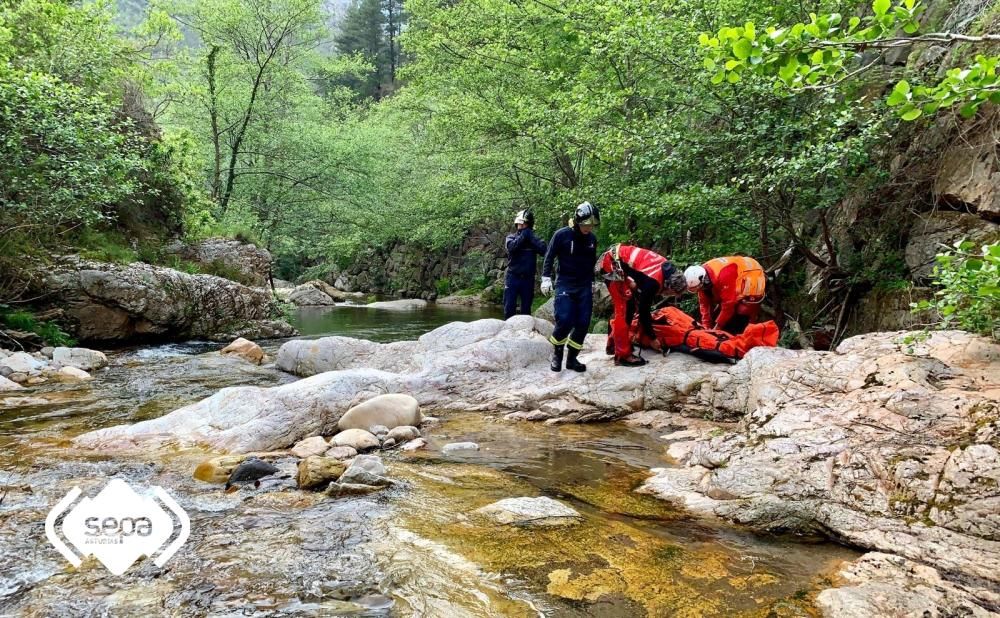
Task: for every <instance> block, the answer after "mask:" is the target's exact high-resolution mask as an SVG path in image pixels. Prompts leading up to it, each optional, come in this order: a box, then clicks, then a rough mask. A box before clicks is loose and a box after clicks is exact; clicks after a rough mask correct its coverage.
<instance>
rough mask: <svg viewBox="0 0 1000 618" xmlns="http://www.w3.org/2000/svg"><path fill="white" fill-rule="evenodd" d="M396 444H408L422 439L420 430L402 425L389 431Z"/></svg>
mask: <svg viewBox="0 0 1000 618" xmlns="http://www.w3.org/2000/svg"><path fill="white" fill-rule="evenodd" d="M387 437H389V438H392V439H393V440H395V441H396V442H407V441H409V440H412V439H414V438H419V437H420V430H419V429H417V428H416V427H414V426H412V425H400V426H399V427H393V428H392V429H391V430H389V435H388V436H387Z"/></svg>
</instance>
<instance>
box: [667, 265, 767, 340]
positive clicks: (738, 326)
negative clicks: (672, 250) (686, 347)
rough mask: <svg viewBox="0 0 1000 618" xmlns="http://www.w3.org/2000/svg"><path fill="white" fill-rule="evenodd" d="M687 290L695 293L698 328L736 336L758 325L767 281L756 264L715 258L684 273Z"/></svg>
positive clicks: (762, 271) (761, 269)
mask: <svg viewBox="0 0 1000 618" xmlns="http://www.w3.org/2000/svg"><path fill="white" fill-rule="evenodd" d="M684 278H685V279H686V280H687V287H688V290H690V291H691V292H697V293H698V305H699V307H700V309H701V325H702V326H703V327H705V328H707V329H715V330H723V331H726V332H727V333H730V334H733V335H738V334H740V333H742V332H743V331H744V330H745V329H746V327H747V325H749V324H752V323H754V322H756V321H757V316H758V313H759V312H760V303H761V301H763V300H764V288H765V285H766V283H767V277H766V276H765V274H764V269H763V268H761V265H760V263H759V262H757V260H755V259H753V258H749V257H743V256H739V255H732V256H728V257H720V258H715V259H714V260H709V261H707V262H705V263H704V264H702V265H700V266H699V265H696V266H690V267H688V269H687V270H685V271H684Z"/></svg>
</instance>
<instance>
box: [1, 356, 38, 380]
mask: <svg viewBox="0 0 1000 618" xmlns="http://www.w3.org/2000/svg"><path fill="white" fill-rule="evenodd" d="M0 366H3V367H7V368H8V369H10V371H11V373H23V374H33V373H38V371H40V370H41V369H42V368H43V367H44V366H45V363H43V362H42V361H40V360H38V359H37V358H35V357H34V356H32V355H31V354H28V353H27V352H14V353H13V354H11V355H10V356H7V357H6V358H2V359H0ZM26 379H27V378H26Z"/></svg>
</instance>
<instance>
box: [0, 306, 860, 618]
mask: <svg viewBox="0 0 1000 618" xmlns="http://www.w3.org/2000/svg"><path fill="white" fill-rule="evenodd" d="M328 311H329V312H330V313H337V315H335V316H326V317H317V316H309V317H308V318H300V324H299V325H300V327H302V326H303V325H304V323H305V320H323V319H325V320H329V321H328V322H327V324H329V325H330V326H328V327H327V328H328V329H329V330H328V331H327V332H332V333H336V334H349V335H356V334H359V333H361V334H364V336H367V337H370V338H374V339H381V340H392V339H399V338H405V337H412V336H415V335H417V334H419V333H420V332H423V330H426V328H427V327H428V326H431V325H433V324H434V323H435V322H436V320H438V319H446V318H448V319H454V318H455V313H454V312H451V311H444V312H438V313H433V314H432V316H431V315H424V316H422V317H421V318H420V319H426V320H429V321H426V322H421V324H422V326H421V327H420V329H423V330H419V329H418V330H412V329H411V325H410V324H409V323H408V322H407V319H408V318H407V316H406V315H405V314H399V313H390V312H374V311H370V310H358V309H356V308H347V309H343V310H342V309H341V308H335V309H332V310H328ZM341 311H343V312H344V314H346V312H348V311H351V312H358V313H353V314H350V317H345V315H341V314H339V313H338V312H341ZM429 313H430V312H429ZM444 313H448V314H449V315H448V316H445V315H443V314H444ZM460 313H461V314H463V315H462V316H461V317H464V318H465V319H468V318H470V317H479V315H477V314H476V313H475V312H470V311H460ZM360 316H368V317H367V319H360ZM410 317H411V318H412V317H413V316H410ZM303 330H304V332H307V333H311V334H319V333H318V332H316V331H315V330H312V329H310V328H304V329H303ZM278 343H279V342H272V343H271V344H270V345H266V346H265V348H266V349H267V350H268V351H269V352H271V353H273V352H274V351H275V350H276V349H277V345H278ZM217 349H218V346H217V345H212V344H183V345H166V346H158V347H150V348H140V349H133V350H123V351H118V352H115V353H113V354H111V355H110V358H111V361H112V362H111V366H110V367H109V368H107V369H104V370H101V371H98V372H96V379H95V380H94V381H93V382H90V383H88V384H86V385H82V386H81V385H74V386H68V385H61V386H59V385H55V386H49V385H43V386H41V387H38V388H36V389H33V390H32V391H30V392H28V394H27V395H21V396H18V397H17V398H11V397H7V398H0V496H4V498H3V500H2V502H0V616H6V615H27V616H62V615H80V616H91V615H111V616H156V615H176V616H202V615H211V616H245V615H261V616H307V615H308V616H311V615H319V616H397V615H399V616H442V617H450V616H538V615H545V616H805V615H811V614H812V613H813V610H812V606H811V604H810V597H811V595H812V593H813V592H815V591H816V590H817V589H818V588H819V587H820V586H821V585H822V582H823V579H824V578H825V576H826V575H827V574H828V573H830V572H831V571H832V569H833V568H834V566H835V565H836V564H837V563H838V562H839V561H841V560H844V559H849V558H852V557H854V555H855V554H854V553H853V552H851V551H850V550H847V549H844V548H840V547H837V546H834V545H830V544H824V543H808V542H805V541H804V540H803V539H788V538H762V537H759V536H755V535H753V534H750V533H748V532H745V531H742V530H740V529H737V528H734V527H731V526H727V525H725V524H722V523H720V522H717V521H712V520H705V519H699V518H693V517H691V516H689V515H687V514H685V513H684V512H682V511H679V510H676V509H674V508H671V507H670V506H669V505H668V504H666V503H664V502H660V501H657V500H655V499H653V498H650V497H648V496H642V495H640V494H636V493H635V492H633V491H632V490H633V489H634V488H635V487H636V486H637V485H638V484H639V483H640V482H641V480H642V479H643V478H644V477H645V476H646V471H647V470H648V469H649V468H650V467H655V466H663V465H668V464H667V462H666V461H665V459H664V456H663V451H664V444H663V443H662V442H660V441H658V440H657V439H656V437H655V435H654V434H652V433H650V432H646V431H638V430H633V429H629V428H626V427H624V426H621V425H614V424H610V425H586V426H580V425H568V426H557V427H548V426H544V425H537V424H524V423H518V424H511V423H505V422H502V421H500V420H499V419H496V418H493V417H490V416H489V415H483V414H478V413H477V414H472V413H469V414H449V415H442V419H441V422H440V423H438V424H434V425H430V426H429V427H428V428H426V429H425V431H424V433H425V436H426V437H427V438H428V440H429V442H430V448H429V449H428V450H426V451H422V452H416V453H412V454H404V453H401V452H398V451H396V452H390V453H387V454H385V458H386V463H387V466H388V468H389V474H390V476H391V477H393V478H395V479H398V480H399V481H400V483H399V484H398V485H397V486H395V487H393V488H391V489H387V490H384V491H382V492H380V493H377V494H372V495H368V496H363V497H348V498H338V499H332V498H327V497H325V496H324V495H323V494H321V493H311V492H303V491H299V490H297V489H295V481H294V472H295V462H294V460H292V459H286V460H281V461H279V464H278V465H279V467H280V468H282V472H283V474H282V475H280V476H285V477H289V478H278V479H276V480H271V481H265V482H264V483H263V484H262V485H261V487H260V488H259V489H249V488H248V489H244V490H241V491H239V492H236V493H230V494H226V493H224V492H223V491H222V490H221V488H219V486H216V485H208V484H204V483H200V482H198V481H195V480H193V479H192V478H191V472H192V471H193V469H194V467H195V466H196V465H197V463H198V462H199V461H201V460H203V459H204V458H205V457H206V456H207V455H208V454H207V453H204V452H199V451H197V450H193V449H192V450H186V451H172V452H167V453H149V454H148V455H147V456H145V457H135V456H133V457H129V458H122V457H119V456H115V455H110V454H102V453H93V452H82V451H77V450H74V449H72V448H70V447H69V443H68V439H69V438H71V437H72V436H74V435H77V434H79V433H82V432H84V431H88V430H91V429H94V428H97V427H105V426H109V425H114V424H120V423H126V422H134V421H138V420H142V419H145V418H151V417H155V416H158V415H160V414H164V413H166V412H169V411H170V410H172V409H175V408H177V407H179V406H181V405H184V404H186V403H190V402H193V401H197V400H199V399H201V398H203V397H205V396H207V395H209V394H211V393H213V392H215V391H216V390H218V389H219V388H222V387H225V386H235V385H243V384H254V385H262V386H270V385H276V384H282V383H286V382H289V381H292V380H294V379H295V378H293V377H292V376H288V375H286V374H283V373H281V372H279V371H277V370H276V369H274V368H273V367H272V366H264V367H254V366H251V365H249V364H247V363H245V362H243V361H240V360H238V359H235V358H226V357H222V356H220V355H219V354H218V353H217V352H216V350H217ZM24 397H30V398H31V399H24ZM428 412H431V413H433V411H428ZM466 440H471V441H475V442H477V443H479V445H480V450H479V451H474V452H464V454H461V455H458V454H452V455H443V454H441V452H440V447H441V446H442V445H443V444H446V443H448V442H455V441H466ZM112 477H118V478H122V479H124V480H126V481H128V482H129V483H131V484H133V486H135V487H136V488H142V487H147V486H152V485H159V486H161V487H163V488H164V489H166V490H167V491H168V492H169V493H170V494H171V495H172V496H174V497H175V498H176V499H177V501H178V502H179V503H180V504H181V506H182V507H183V508H184V509H185V511H186V512H187V513H188V515H189V516H190V518H191V537H190V538H189V540H188V541H187V543H186V544H185V545H184V546H183V547H182V548H181V550H180V551H179V552H178V553H177V554H176V555H174V556H173V558H172V559H171V560H170V561H169V562H167V563H166V564H165V565H164V566H163V567H162V568H161V567H157V566H155V565H154V564H152V562H151V561H149V560H143V561H140V562H138V563H136V565H134V566H133V567H132V568H131V569H130V570H129V571H127V572H126V573H125V575H123V576H114V575H111V574H110V573H109V572H108V571H107V570H105V569H104V567H103V566H102V565H101V564H99V563H98V562H96V561H95V560H92V559H91V560H87V561H85V562H84V563H83V565H82V566H81V567H80V568H79V569H75V568H73V567H71V566H70V565H69V564H68V563H67V562H66V561H65V560H64V559H63V558H62V557H61V556H60V555H59V554H58V553H57V552H56V551H55V550H54V549H53V548H52V547H51V546H50V545H49V543H48V541H47V540H46V538H45V533H44V520H45V516H46V514H47V512H48V510H49V509H50V508H51V507H52V506H53V505H54V504H55V503H56V502H57V501H58V500H59V499H60V498H62V496H63V495H65V494H66V493H67V492H68V491H69V490H70V489H72V488H73V487H74V486H78V487H80V489H82V490H83V492H84V495H89V496H93V495H95V494H96V493H97V491H99V490H100V488H101V487H102V486H103V485H104V484H105V483H106V482H107V481H108V479H110V478H112ZM538 495H546V496H550V497H554V498H556V499H559V500H561V501H563V502H565V503H567V504H569V505H570V506H572V507H573V508H575V509H576V510H577V511H579V512H580V513H581V514H582V516H583V519H582V523H580V524H579V525H576V526H573V527H566V528H557V529H533V528H521V527H516V526H496V525H492V524H488V523H486V522H484V521H482V520H480V519H478V518H477V517H475V516H473V515H471V514H470V513H471V512H472V511H474V510H475V509H477V508H479V507H481V506H484V505H486V504H489V503H491V502H494V501H496V500H498V499H502V498H508V497H516V496H538Z"/></svg>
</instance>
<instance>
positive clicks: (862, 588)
mask: <svg viewBox="0 0 1000 618" xmlns="http://www.w3.org/2000/svg"><path fill="white" fill-rule="evenodd" d="M836 581H837V587H836V588H831V589H828V590H824V591H822V592H820V593H819V595H818V596H817V597H816V605H817V606H818V607H819V609H820V610H821V611H822V612H823V615H824V616H827V617H828V618H870V617H871V616H970V617H972V616H974V617H977V618H979V617H982V618H986V617H988V616H996V615H997V614H996V612H994V611H990V610H988V609H985V608H984V607H983V605H984V604H986V603H988V602H986V603H984V601H986V600H985V599H982V598H977V596H976V593H975V591H974V588H973V589H970V587H969V586H967V585H963V584H962V583H961V582H956V581H951V580H948V579H945V578H944V577H942V576H941V573H940V572H939V571H938V570H937V569H935V568H934V567H932V566H929V565H925V564H919V563H917V562H913V561H912V560H907V559H906V558H902V557H900V556H892V555H889V554H883V553H879V552H871V553H868V554H865V555H864V556H862V557H861V558H859V559H858V560H856V561H854V562H851V563H849V564H847V565H846V566H844V567H843V568H841V570H840V572H839V573H837V577H836Z"/></svg>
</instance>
